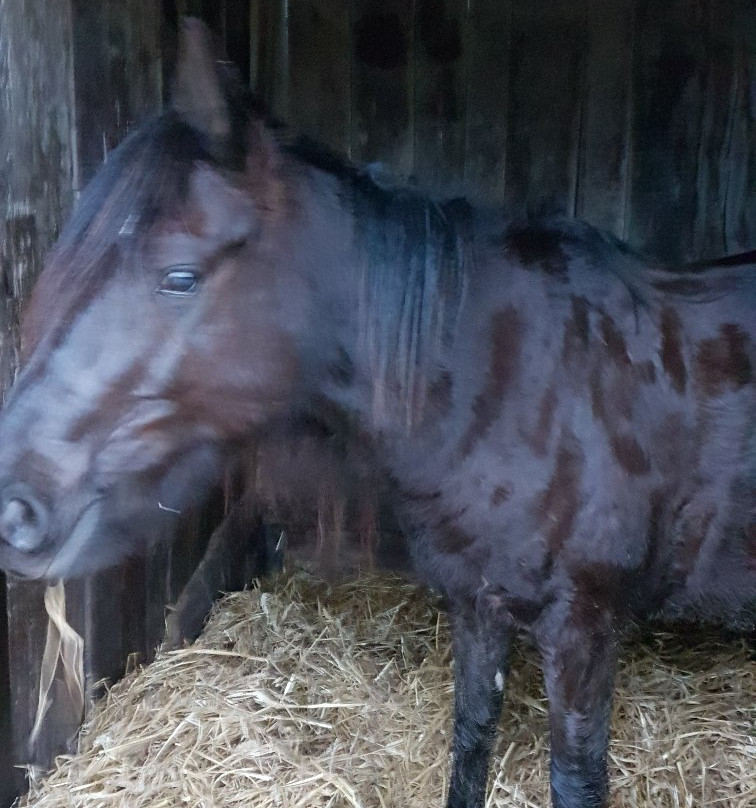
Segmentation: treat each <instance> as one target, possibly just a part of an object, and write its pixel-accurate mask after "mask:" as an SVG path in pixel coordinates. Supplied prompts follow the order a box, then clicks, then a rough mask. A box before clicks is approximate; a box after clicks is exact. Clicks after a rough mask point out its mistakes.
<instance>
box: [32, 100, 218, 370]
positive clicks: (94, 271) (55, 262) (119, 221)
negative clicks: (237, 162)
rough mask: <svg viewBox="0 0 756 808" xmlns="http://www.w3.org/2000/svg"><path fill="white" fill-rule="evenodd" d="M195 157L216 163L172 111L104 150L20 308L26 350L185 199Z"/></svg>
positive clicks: (93, 292)
mask: <svg viewBox="0 0 756 808" xmlns="http://www.w3.org/2000/svg"><path fill="white" fill-rule="evenodd" d="M197 160H204V161H207V162H211V163H212V162H213V159H212V157H211V155H210V154H209V153H208V151H207V150H206V149H205V147H204V145H203V143H202V140H201V137H200V136H199V135H198V134H197V133H196V132H195V131H194V130H193V129H191V128H190V127H189V126H187V125H186V124H185V123H183V122H182V121H181V120H180V119H179V118H178V116H176V115H175V114H174V113H172V112H166V113H164V114H162V115H160V116H159V117H156V118H154V119H153V120H151V121H149V122H147V123H146V124H145V125H144V126H142V127H140V128H139V129H138V130H135V131H134V132H133V133H131V134H130V135H128V136H127V137H126V138H125V139H124V141H123V142H122V143H121V144H120V145H119V146H118V148H117V149H115V150H114V151H112V152H111V153H110V154H109V155H108V158H107V160H106V162H105V163H104V164H103V166H102V167H101V168H100V170H99V171H98V172H97V174H96V175H95V177H94V178H93V179H92V181H91V182H90V183H89V184H88V185H87V186H86V187H85V189H84V191H83V192H82V194H81V197H80V199H79V200H78V203H77V205H76V207H75V210H74V212H73V215H72V216H71V218H70V219H69V221H68V223H67V224H66V226H65V228H64V230H63V232H62V234H61V236H60V238H59V240H58V242H57V244H56V245H55V247H54V249H53V251H52V253H51V255H50V256H49V259H48V261H47V264H46V267H45V282H44V283H42V284H38V286H37V288H36V290H35V293H34V295H33V296H32V300H31V303H30V306H29V308H28V310H27V311H26V312H25V317H24V323H23V333H22V339H23V348H24V353H25V355H26V356H28V355H29V353H30V351H31V350H32V349H33V347H34V345H35V344H36V342H37V341H38V339H39V337H40V335H41V334H42V333H43V332H44V333H45V334H48V335H52V334H54V333H57V332H59V331H60V326H61V325H65V324H66V323H67V322H69V321H70V320H71V319H72V318H73V317H74V316H75V315H76V312H77V311H78V310H79V309H80V308H81V307H82V306H84V305H86V301H87V300H90V299H91V298H92V297H93V296H94V295H96V294H97V292H98V290H100V289H101V288H102V287H103V285H104V284H105V282H106V281H107V280H108V279H109V278H110V277H111V276H112V274H113V273H114V272H116V271H117V270H118V268H119V267H131V263H132V262H131V261H130V260H129V259H136V257H137V248H138V246H139V243H138V242H139V239H138V234H144V233H146V232H147V231H148V229H149V227H150V225H151V224H152V223H154V222H155V221H156V220H157V219H158V218H159V217H160V216H161V215H163V214H165V213H166V212H167V211H170V210H172V209H173V210H175V208H176V206H177V205H180V204H181V203H182V202H184V201H185V199H186V197H187V193H188V190H189V177H190V174H191V168H192V165H193V163H194V162H195V161H197ZM131 268H132V271H133V267H131ZM53 338H55V337H53Z"/></svg>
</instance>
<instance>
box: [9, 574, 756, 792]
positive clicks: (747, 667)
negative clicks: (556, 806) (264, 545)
mask: <svg viewBox="0 0 756 808" xmlns="http://www.w3.org/2000/svg"><path fill="white" fill-rule="evenodd" d="M451 696H452V683H451V663H450V654H449V637H448V630H447V626H446V624H445V622H444V620H443V619H442V618H440V617H439V616H438V612H437V610H436V608H435V601H434V600H433V598H431V597H429V596H428V595H427V593H425V592H424V591H423V590H422V589H419V588H417V587H415V586H412V585H409V584H407V583H405V582H403V581H401V580H399V579H396V578H386V577H381V578H379V577H375V578H366V579H361V580H359V581H357V582H354V583H350V584H344V585H338V586H328V585H327V584H325V583H322V582H320V581H318V580H316V579H314V578H312V577H311V576H309V575H308V574H306V573H303V572H296V573H294V574H290V575H282V576H280V577H279V578H277V579H275V580H273V581H269V582H266V583H265V584H264V586H263V588H262V589H255V590H252V591H248V592H243V593H238V594H233V595H230V596H228V597H227V598H226V599H225V600H223V601H222V602H221V603H220V604H219V605H218V607H217V609H216V610H215V611H214V613H213V615H212V617H211V619H210V621H209V624H208V626H207V628H206V630H205V632H204V633H203V635H202V637H200V639H199V640H198V641H197V643H195V644H194V645H193V646H191V647H189V648H186V649H183V650H181V651H176V652H170V653H164V654H159V655H158V658H157V659H156V661H155V662H154V663H153V664H151V665H148V666H146V667H144V668H142V669H140V670H137V671H135V672H133V673H132V674H131V675H130V676H128V677H127V678H126V679H125V680H124V681H122V682H119V683H118V684H117V685H115V686H114V687H113V688H112V689H111V690H110V691H109V693H108V694H107V696H106V698H104V699H103V700H102V701H101V702H100V703H99V705H98V706H97V707H96V708H95V710H94V717H93V719H92V721H91V722H90V723H89V724H88V725H87V726H86V728H85V730H84V732H83V735H82V740H81V752H80V753H79V754H78V755H77V756H75V757H71V758H63V759H59V761H58V764H57V768H56V770H55V771H54V773H53V774H52V775H51V776H49V777H48V778H47V779H40V780H39V781H38V782H37V783H35V784H34V786H33V788H32V791H31V793H30V795H29V796H28V797H27V798H25V799H24V800H23V801H22V803H21V805H22V806H36V808H48V807H50V808H51V807H52V806H68V807H69V808H70V807H71V806H81V808H90V807H91V808H94V806H97V807H98V808H108V807H109V806H123V807H124V808H125V806H128V807H129V808H139V807H140V806H145V808H146V806H150V808H168V807H169V806H181V805H192V806H201V807H203V808H213V807H214V806H240V807H241V806H245V808H247V807H248V806H255V808H272V807H273V806H277V807H280V808H295V806H297V807H299V808H317V807H319V806H323V807H325V806H330V807H331V808H341V806H352V808H357V807H358V806H361V807H362V806H364V808H393V807H394V806H407V808H426V806H427V807H428V808H430V806H433V807H434V808H437V806H439V805H441V804H442V803H443V799H442V794H443V791H444V790H445V787H446V772H447V766H448V747H449V730H450V710H451ZM755 702H756V661H754V660H753V659H752V658H750V659H749V653H748V647H747V644H746V643H745V642H744V641H743V640H739V639H732V640H726V639H721V638H718V637H717V636H716V635H711V634H710V635H708V636H707V635H700V636H696V637H693V638H691V637H688V642H687V644H683V643H682V641H680V640H679V639H676V638H674V637H673V636H672V635H669V634H666V633H655V634H650V635H648V636H647V637H645V638H644V639H643V640H642V641H640V640H636V641H634V642H632V643H630V644H629V646H628V648H627V649H626V653H625V655H624V662H623V664H622V667H621V670H620V673H619V681H618V695H617V699H616V703H615V710H614V723H613V737H614V740H613V743H612V747H611V778H612V794H613V796H612V802H611V805H612V808H630V806H633V807H634V808H635V807H636V806H654V808H677V807H678V806H723V808H746V806H752V805H754V804H756V770H754V767H753V760H754V758H755V756H756V732H755V728H756V706H755ZM502 725H503V726H502V728H501V732H500V739H499V748H498V754H497V758H496V763H495V767H494V771H493V776H492V778H491V783H492V792H491V794H490V796H489V800H488V802H487V807H488V808H500V807H501V806H513V807H516V808H534V806H544V805H547V804H548V796H547V795H548V784H547V734H546V704H545V699H544V695H543V691H542V687H541V677H540V672H539V669H538V667H537V660H536V656H535V654H534V653H533V651H532V650H531V649H529V648H526V647H522V648H521V649H520V650H519V651H518V652H517V654H516V657H515V659H514V661H513V671H512V676H511V679H510V682H509V686H508V707H507V709H505V713H504V717H503V719H502Z"/></svg>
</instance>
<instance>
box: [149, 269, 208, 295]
mask: <svg viewBox="0 0 756 808" xmlns="http://www.w3.org/2000/svg"><path fill="white" fill-rule="evenodd" d="M198 285H199V273H198V272H197V270H196V269H194V267H191V266H182V267H174V268H173V269H169V270H168V272H166V273H165V275H163V280H162V281H160V286H158V288H157V291H158V292H160V294H163V295H192V294H194V293H195V292H196V291H197V287H198Z"/></svg>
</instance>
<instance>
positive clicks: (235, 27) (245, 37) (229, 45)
mask: <svg viewBox="0 0 756 808" xmlns="http://www.w3.org/2000/svg"><path fill="white" fill-rule="evenodd" d="M225 11H226V17H225V34H224V44H225V49H226V56H227V57H228V58H229V59H230V60H231V61H232V62H233V63H234V64H235V65H236V67H237V68H238V69H239V75H240V76H241V78H242V81H244V83H245V84H246V83H247V82H248V81H249V66H250V50H249V41H250V40H249V25H250V18H249V15H250V7H249V0H225Z"/></svg>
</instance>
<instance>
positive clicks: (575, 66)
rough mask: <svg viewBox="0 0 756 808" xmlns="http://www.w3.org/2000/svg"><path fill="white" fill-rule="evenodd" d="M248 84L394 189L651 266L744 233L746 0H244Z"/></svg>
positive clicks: (748, 77) (750, 231) (750, 41)
mask: <svg viewBox="0 0 756 808" xmlns="http://www.w3.org/2000/svg"><path fill="white" fill-rule="evenodd" d="M251 6H252V53H253V64H252V69H251V78H252V82H253V84H254V85H255V86H256V87H257V88H258V90H259V91H260V93H261V94H262V95H263V96H264V97H265V98H266V99H267V100H268V103H269V106H270V107H271V109H272V110H273V111H274V113H275V114H276V115H278V116H279V117H280V118H282V119H283V120H285V121H287V122H288V123H289V124H290V125H291V126H292V127H293V128H294V129H296V130H297V131H300V132H302V133H305V134H307V135H310V136H312V137H315V138H317V139H318V140H322V141H325V142H326V143H327V144H328V145H330V146H331V147H332V148H333V149H335V150H336V151H338V152H340V153H342V154H345V155H347V156H349V157H350V158H351V159H352V160H354V161H355V162H357V163H365V162H368V163H370V162H374V161H379V162H381V163H384V164H385V165H386V167H387V168H388V169H390V172H389V173H390V176H392V177H394V178H395V179H396V181H398V182H405V181H407V180H410V181H413V182H416V183H417V184H418V185H419V186H420V187H421V188H424V189H427V190H430V191H432V192H433V193H435V194H438V195H441V196H446V195H456V194H460V193H462V194H465V195H467V196H472V197H474V198H477V199H479V200H482V201H485V202H489V203H494V204H504V205H506V207H507V209H508V210H509V211H511V212H512V213H520V212H522V211H523V210H524V209H526V208H529V209H530V210H532V211H539V210H542V209H545V210H549V211H559V212H562V213H565V214H566V215H569V216H579V217H581V218H585V219H587V220H588V221H590V222H591V223H593V224H596V225H598V226H600V227H604V228H607V229H609V230H611V231H612V232H614V233H615V234H616V235H618V236H620V237H622V238H624V239H626V240H627V241H629V243H630V244H631V245H632V246H633V247H635V248H636V249H639V250H641V251H644V252H647V253H648V254H649V255H651V256H654V257H656V258H659V259H663V260H669V261H678V260H692V259H695V258H700V257H704V256H716V255H721V254H723V253H732V252H737V251H742V250H746V249H748V248H751V249H752V248H753V246H754V243H756V193H755V192H754V188H756V127H755V126H754V116H755V115H756V45H754V43H756V6H755V5H754V3H753V2H752V0H726V2H723V1H722V0H664V1H663V2H662V1H661V0H612V2H606V0H252V2H251Z"/></svg>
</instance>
